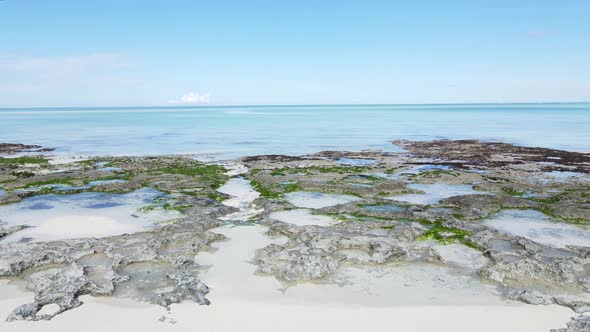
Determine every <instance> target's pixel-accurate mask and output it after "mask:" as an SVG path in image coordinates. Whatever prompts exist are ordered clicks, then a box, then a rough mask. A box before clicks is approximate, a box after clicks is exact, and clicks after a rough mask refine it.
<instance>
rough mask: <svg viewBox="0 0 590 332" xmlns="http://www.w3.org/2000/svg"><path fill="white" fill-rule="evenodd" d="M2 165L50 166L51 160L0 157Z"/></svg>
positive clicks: (27, 157)
mask: <svg viewBox="0 0 590 332" xmlns="http://www.w3.org/2000/svg"><path fill="white" fill-rule="evenodd" d="M0 164H18V165H25V164H36V165H48V164H49V160H48V159H45V158H42V157H29V156H23V157H16V158H3V157H0Z"/></svg>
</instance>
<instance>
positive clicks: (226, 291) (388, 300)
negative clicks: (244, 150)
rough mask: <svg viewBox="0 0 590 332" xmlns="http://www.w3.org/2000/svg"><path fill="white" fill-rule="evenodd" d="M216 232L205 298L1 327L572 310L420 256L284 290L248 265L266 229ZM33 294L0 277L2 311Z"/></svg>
mask: <svg viewBox="0 0 590 332" xmlns="http://www.w3.org/2000/svg"><path fill="white" fill-rule="evenodd" d="M215 231H216V232H219V233H222V234H225V235H226V236H227V237H229V240H228V241H225V242H222V243H219V244H218V245H217V248H218V250H216V251H215V252H212V253H202V254H199V256H198V257H197V260H198V261H199V263H201V264H210V265H212V267H211V268H210V269H209V270H208V271H206V272H204V273H203V274H202V276H201V278H202V279H203V281H204V282H205V283H207V284H208V285H209V286H210V287H211V293H210V294H209V296H208V298H209V299H210V300H211V302H212V304H211V305H210V306H199V305H197V304H194V303H188V302H187V303H182V304H178V305H173V306H172V308H171V312H170V313H167V312H166V310H164V309H163V308H160V307H158V306H153V305H148V304H142V303H135V302H132V301H130V300H123V299H116V298H92V297H88V296H84V297H82V300H83V301H84V302H85V304H84V305H83V306H81V307H79V308H76V309H74V310H71V311H68V312H66V313H63V314H61V315H59V316H57V317H56V318H54V319H53V320H51V321H43V322H12V323H7V322H2V323H0V331H2V332H5V331H7V332H12V331H27V332H28V331H37V330H38V331H44V332H45V331H59V332H64V331H78V330H83V331H107V330H111V331H126V330H136V331H144V332H151V331H191V332H192V331H257V332H264V331H272V332H277V331H281V332H282V331H318V332H319V331H321V332H325V331H344V332H346V331H355V332H358V331H388V332H389V331H415V332H422V331H424V332H426V331H428V332H432V331H453V332H473V331H479V332H498V331H514V332H533V331H535V332H537V331H548V330H549V328H556V327H561V326H564V325H565V323H566V322H567V321H569V318H570V317H571V316H573V315H574V314H573V312H572V311H571V310H569V309H567V308H563V307H559V306H554V305H552V306H532V305H525V304H521V303H507V302H504V301H502V300H501V299H499V298H498V297H497V296H496V295H495V293H494V287H492V286H491V285H488V284H483V283H481V282H479V281H478V280H476V279H474V278H471V277H469V276H458V275H453V274H450V273H448V271H447V270H448V269H446V268H443V267H437V266H434V265H426V264H424V265H408V266H403V265H402V266H397V267H395V266H394V267H391V268H390V267H387V268H385V269H380V268H378V269H375V270H372V271H371V270H369V271H365V272H363V269H362V268H350V269H345V271H344V272H343V273H340V274H339V276H337V277H335V278H332V279H334V280H340V281H341V284H340V285H339V286H337V285H325V284H317V283H307V284H304V285H299V286H295V287H291V288H288V289H287V290H286V291H284V290H281V288H282V287H283V285H281V283H280V282H278V281H277V280H276V279H274V278H272V277H268V276H257V275H255V274H254V271H255V270H256V267H255V266H254V265H252V264H249V263H248V261H249V260H250V259H252V257H253V255H254V250H255V248H259V247H262V246H264V245H266V244H268V243H270V242H272V240H271V239H269V238H268V237H266V236H265V235H264V232H265V231H266V228H264V227H262V226H258V225H253V226H237V227H231V226H224V227H220V228H218V229H216V230H215ZM277 241H281V239H277ZM407 267H409V268H407ZM392 271H393V272H395V271H397V273H392ZM347 283H351V284H347ZM31 299H32V296H31V294H30V293H25V292H22V291H17V290H16V288H15V287H14V286H12V285H6V284H5V283H4V284H1V283H0V317H5V316H7V315H8V314H9V313H10V311H11V310H12V308H14V307H16V306H17V305H19V304H22V303H26V302H29V301H31ZM161 317H164V319H163V320H164V322H161V321H159V320H158V319H159V318H161ZM171 322H175V323H174V324H172V323H171Z"/></svg>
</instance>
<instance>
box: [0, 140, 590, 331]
mask: <svg viewBox="0 0 590 332" xmlns="http://www.w3.org/2000/svg"><path fill="white" fill-rule="evenodd" d="M395 143H396V144H398V145H400V146H402V147H403V148H404V149H405V150H406V151H405V152H402V153H383V152H381V151H376V150H366V151H360V152H340V151H325V152H320V153H317V154H312V155H306V156H282V155H267V156H252V157H245V158H241V159H239V160H236V161H231V162H226V163H223V164H204V163H201V162H199V161H196V160H194V159H192V158H190V156H153V157H101V158H94V159H91V160H85V161H77V162H72V163H67V164H60V165H54V164H52V163H51V162H50V160H48V159H47V158H46V157H43V156H27V157H24V158H28V159H27V160H19V159H18V158H14V160H12V161H10V160H9V158H5V159H3V162H2V163H0V184H1V187H0V188H1V190H2V191H0V208H2V205H1V204H14V203H17V202H21V201H26V200H27V199H30V198H31V197H35V196H41V195H47V194H52V195H72V194H77V193H84V192H104V193H110V194H113V195H119V194H125V193H132V192H134V191H136V190H139V189H141V188H152V189H155V190H158V191H159V192H161V193H163V194H162V196H161V197H159V198H158V199H157V200H154V201H149V202H147V201H146V202H145V206H143V207H142V211H150V210H169V211H176V212H178V216H177V217H176V218H174V219H172V220H167V221H165V222H160V223H157V224H156V225H154V226H153V227H152V228H150V229H146V230H143V231H141V232H136V233H131V234H123V235H117V236H110V237H102V238H74V239H64V240H60V241H49V242H36V241H32V240H31V239H27V238H25V237H22V238H21V239H20V241H10V242H8V241H5V240H6V239H8V238H9V237H10V238H12V239H14V237H15V236H18V235H19V234H25V231H24V230H26V229H27V228H29V227H35V226H34V225H23V224H14V223H7V222H5V223H4V224H2V223H0V276H11V277H14V278H16V279H17V280H20V282H22V283H23V284H25V285H26V287H28V288H29V289H30V290H32V291H33V292H34V293H35V301H34V302H33V303H30V304H24V305H22V306H20V307H18V308H17V309H15V311H14V312H13V313H12V314H11V315H10V317H9V318H8V319H9V320H18V319H27V320H38V319H50V318H52V317H54V316H55V315H57V314H59V313H61V312H63V311H65V310H69V309H72V308H75V307H77V306H79V305H80V304H81V303H80V300H79V296H81V295H85V294H90V295H95V296H98V295H112V296H124V297H131V298H135V299H138V300H143V301H148V302H151V303H155V304H158V305H162V306H169V305H170V304H171V303H178V302H180V301H182V300H192V301H195V302H197V303H201V304H208V303H209V301H208V300H207V299H206V294H207V293H208V291H209V290H208V288H207V286H206V285H205V284H204V283H202V282H201V281H200V280H199V272H200V271H202V270H203V267H201V266H200V265H199V264H197V263H196V260H195V256H196V255H197V254H198V253H199V252H200V251H206V250H208V248H209V246H210V244H211V243H212V242H214V241H219V240H222V239H223V236H221V235H219V234H215V233H213V232H211V231H210V230H211V229H212V228H215V227H217V226H220V225H223V224H227V223H230V224H247V223H261V224H264V225H266V226H268V229H269V232H268V235H269V236H280V237H283V238H284V239H285V241H283V242H280V243H273V244H270V245H268V246H266V247H264V248H259V250H258V253H257V255H256V258H255V260H254V263H255V264H256V265H257V266H258V270H259V272H260V273H263V274H268V275H272V276H275V277H276V278H277V279H279V280H282V281H283V282H284V283H285V284H286V285H291V284H295V283H299V282H308V281H312V280H325V279H326V278H327V277H329V276H331V275H332V274H334V273H336V272H337V271H338V270H339V269H340V268H342V267H343V266H350V265H358V266H363V265H380V264H389V263H395V262H405V263H410V264H411V263H413V262H420V263H427V264H441V265H446V266H448V267H450V268H452V269H453V270H454V271H456V272H457V273H460V274H465V275H469V276H473V277H474V278H481V279H483V280H485V281H487V282H491V283H494V284H495V285H497V287H498V290H500V293H501V294H503V296H504V297H505V298H506V299H511V300H517V301H521V302H525V303H530V304H538V305H546V304H558V305H562V306H566V307H569V308H571V309H572V310H573V311H575V312H576V313H580V314H584V313H587V312H590V277H589V275H590V246H587V245H586V242H585V241H586V239H590V233H589V230H588V227H590V176H589V175H588V173H589V171H590V156H588V155H587V154H583V153H576V152H568V151H561V150H551V149H543V148H529V147H521V146H515V145H511V144H507V143H497V142H480V141H475V140H463V141H432V142H411V141H397V142H395ZM228 181H229V182H228ZM249 185H251V189H254V190H255V192H254V191H252V190H251V189H248V188H249V187H247V186H249ZM242 191H243V193H242ZM6 206H9V205H6ZM104 206H108V205H104ZM100 207H102V205H97V208H100ZM34 208H39V209H43V208H47V207H46V206H40V205H35V206H34ZM515 211H518V213H517V212H515ZM138 217H139V216H138ZM519 218H525V219H519ZM526 218H529V219H526ZM139 219H141V217H139ZM498 220H499V221H498ZM522 220H525V221H527V220H529V221H531V222H523V221H522ZM0 222H2V221H1V220H0ZM542 223H547V224H548V225H551V227H546V229H545V228H543V227H542V225H544V224H542ZM538 225H541V226H538ZM527 227H529V228H527ZM19 232H21V233H19ZM568 234H571V236H572V239H573V238H575V239H576V241H573V240H572V241H570V242H568V241H567V237H568V236H570V235H568ZM3 239H4V240H3ZM52 306H53V307H54V308H53V310H50V309H49V308H51V307H52ZM548 329H549V327H548ZM555 331H566V332H570V331H588V319H587V316H585V315H581V316H579V317H577V318H575V319H574V320H572V321H571V322H570V323H569V324H568V327H567V328H565V329H560V330H555Z"/></svg>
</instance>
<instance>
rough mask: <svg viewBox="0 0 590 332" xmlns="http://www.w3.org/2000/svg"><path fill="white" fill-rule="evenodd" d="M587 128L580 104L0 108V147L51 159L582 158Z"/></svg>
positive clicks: (589, 137)
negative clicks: (441, 145) (402, 144)
mask: <svg viewBox="0 0 590 332" xmlns="http://www.w3.org/2000/svg"><path fill="white" fill-rule="evenodd" d="M589 128H590V103H571V104H567V103H566V104H463V105H342V106H337V105H334V106H240V107H238V106H235V107H193V108H191V107H179V108H173V107H160V108H154V107H145V108H144V107H134V108H98V109H90V108H80V109H75V108H43V109H32V108H29V109H6V108H5V109H0V142H18V143H27V144H39V145H43V146H47V147H55V148H57V150H56V152H55V153H56V154H58V155H59V154H63V155H69V154H80V155H147V154H176V153H190V154H197V155H199V156H201V157H202V158H204V159H229V158H235V157H240V156H245V155H257V154H290V155H298V154H305V153H313V152H318V151H322V150H362V149H383V150H385V151H396V150H398V148H397V147H395V146H393V145H392V144H391V143H390V141H391V140H394V139H410V140H432V139H442V138H447V139H466V138H477V139H485V140H501V141H504V142H509V143H515V144H520V145H527V146H542V147H549V148H559V149H568V150H576V151H590V130H589Z"/></svg>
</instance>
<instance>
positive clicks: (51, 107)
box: [0, 101, 590, 110]
mask: <svg viewBox="0 0 590 332" xmlns="http://www.w3.org/2000/svg"><path fill="white" fill-rule="evenodd" d="M563 104H590V101H546V102H545V101H544V102H476V103H375V104H373V103H359V104H260V105H256V104H243V105H241V104H235V105H233V104H225V105H223V104H222V105H209V104H195V105H151V106H146V105H143V106H39V107H35V106H28V107H10V106H7V107H6V106H2V107H0V110H31V109H38V110H45V109H55V108H59V109H112V108H122V109H123V108H127V109H130V108H161V109H167V108H177V109H186V108H232V107H314V106H326V107H329V106H453V105H563Z"/></svg>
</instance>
